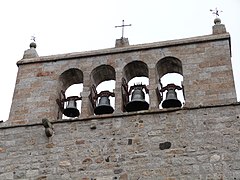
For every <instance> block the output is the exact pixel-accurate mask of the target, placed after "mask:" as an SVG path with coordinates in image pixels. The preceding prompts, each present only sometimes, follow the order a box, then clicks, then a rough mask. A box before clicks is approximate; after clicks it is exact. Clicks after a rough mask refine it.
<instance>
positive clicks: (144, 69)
mask: <svg viewBox="0 0 240 180" xmlns="http://www.w3.org/2000/svg"><path fill="white" fill-rule="evenodd" d="M123 77H124V78H125V79H126V81H127V82H129V81H130V80H131V79H132V78H134V77H148V66H147V64H146V63H144V62H142V61H132V62H130V63H128V64H127V65H125V66H124V68H123Z"/></svg>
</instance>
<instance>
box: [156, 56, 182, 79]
mask: <svg viewBox="0 0 240 180" xmlns="http://www.w3.org/2000/svg"><path fill="white" fill-rule="evenodd" d="M156 70H157V74H158V76H159V78H161V77H162V76H164V75H165V74H167V73H178V74H181V75H183V71H182V62H181V61H180V60H179V59H178V58H176V57H172V56H167V57H164V58H162V59H160V60H159V61H158V62H157V64H156Z"/></svg>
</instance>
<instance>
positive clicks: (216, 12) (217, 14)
mask: <svg viewBox="0 0 240 180" xmlns="http://www.w3.org/2000/svg"><path fill="white" fill-rule="evenodd" d="M210 11H211V12H212V14H215V15H216V17H218V16H219V13H220V12H223V11H219V10H218V9H217V8H215V10H213V9H210Z"/></svg>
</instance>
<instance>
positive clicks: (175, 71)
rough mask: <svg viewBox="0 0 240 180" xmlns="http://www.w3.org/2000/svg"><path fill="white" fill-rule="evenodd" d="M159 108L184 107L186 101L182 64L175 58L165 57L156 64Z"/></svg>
mask: <svg viewBox="0 0 240 180" xmlns="http://www.w3.org/2000/svg"><path fill="white" fill-rule="evenodd" d="M156 72H157V77H158V81H159V82H158V83H157V84H158V87H157V89H156V93H157V96H158V101H159V108H175V107H182V106H183V104H184V101H185V98H184V88H183V76H182V62H181V61H180V60H179V59H177V58H175V57H165V58H163V59H161V60H159V61H158V63H157V64H156Z"/></svg>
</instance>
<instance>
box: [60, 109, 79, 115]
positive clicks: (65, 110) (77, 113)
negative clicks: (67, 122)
mask: <svg viewBox="0 0 240 180" xmlns="http://www.w3.org/2000/svg"><path fill="white" fill-rule="evenodd" d="M69 111H74V113H70V112H69ZM63 114H64V115H65V116H67V117H78V116H79V115H80V112H79V110H78V109H76V108H67V109H64V111H63ZM71 114H74V115H75V114H76V116H71Z"/></svg>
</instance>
